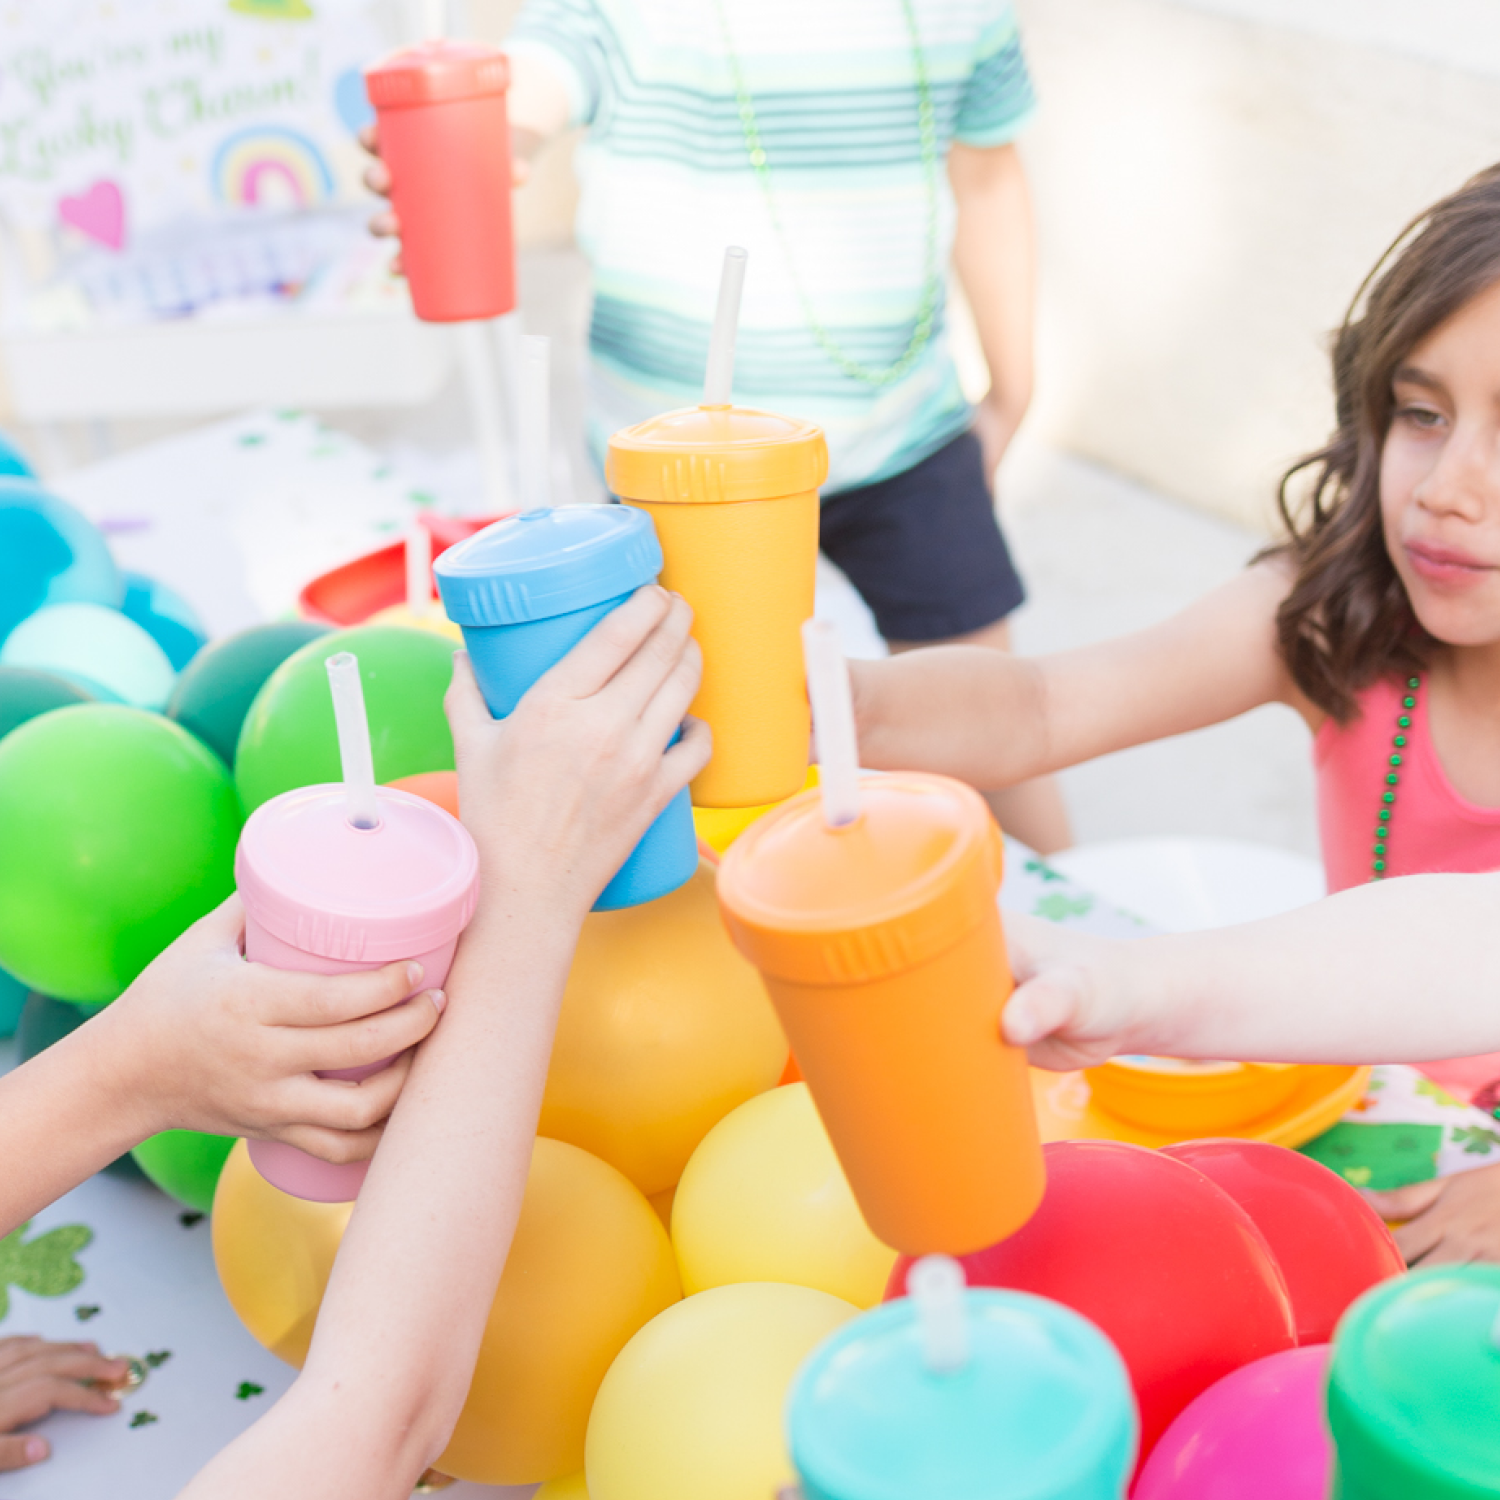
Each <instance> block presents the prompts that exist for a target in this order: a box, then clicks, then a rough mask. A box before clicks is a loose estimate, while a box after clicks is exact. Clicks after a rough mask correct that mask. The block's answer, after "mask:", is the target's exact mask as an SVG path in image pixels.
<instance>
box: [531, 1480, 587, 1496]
mask: <svg viewBox="0 0 1500 1500" xmlns="http://www.w3.org/2000/svg"><path fill="white" fill-rule="evenodd" d="M531 1500H589V1487H588V1485H587V1484H586V1483H585V1482H584V1478H583V1475H582V1474H569V1475H568V1477H567V1478H566V1479H554V1480H553V1481H552V1482H551V1483H550V1484H544V1485H543V1486H542V1487H541V1489H539V1490H538V1491H537V1492H536V1494H534V1495H533V1496H532V1497H531Z"/></svg>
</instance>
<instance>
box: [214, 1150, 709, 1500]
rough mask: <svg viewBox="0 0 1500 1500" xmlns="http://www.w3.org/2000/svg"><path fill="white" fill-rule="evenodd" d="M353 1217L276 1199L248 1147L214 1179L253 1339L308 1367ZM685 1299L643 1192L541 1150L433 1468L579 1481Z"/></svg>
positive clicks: (228, 1276) (572, 1156)
mask: <svg viewBox="0 0 1500 1500" xmlns="http://www.w3.org/2000/svg"><path fill="white" fill-rule="evenodd" d="M349 1213H350V1205H348V1204H342V1205H330V1204H323V1203H304V1202H303V1201H302V1200H301V1199H298V1198H292V1197H289V1196H288V1195H287V1194H285V1193H282V1192H279V1191H278V1190H277V1189H276V1188H273V1187H272V1186H271V1185H270V1184H269V1183H267V1182H266V1181H264V1180H263V1179H262V1178H261V1176H260V1174H259V1173H258V1172H257V1171H256V1170H255V1168H254V1167H252V1166H251V1165H250V1157H249V1153H248V1152H247V1150H246V1149H245V1144H244V1142H243V1141H242V1142H240V1144H239V1145H237V1146H236V1147H235V1148H234V1150H233V1151H232V1152H231V1153H230V1156H229V1161H228V1163H227V1164H226V1165H225V1168H224V1174H223V1176H222V1177H221V1178H220V1179H219V1190H218V1194H217V1196H216V1197H215V1199H214V1214H213V1241H214V1259H215V1261H216V1262H217V1263H218V1267H219V1279H220V1280H221V1281H222V1282H223V1285H224V1291H225V1293H226V1294H227V1296H228V1298H229V1301H230V1304H231V1305H232V1306H233V1308H234V1310H235V1312H236V1313H238V1314H239V1316H240V1320H241V1321H242V1322H243V1323H244V1324H245V1326H246V1327H247V1328H248V1329H249V1330H250V1332H251V1333H252V1334H253V1335H254V1336H255V1337H256V1338H257V1339H258V1340H259V1341H260V1342H261V1343H262V1344H264V1345H265V1346H266V1347H267V1348H268V1349H270V1350H271V1351H272V1352H273V1353H274V1354H277V1355H279V1356H280V1357H281V1358H282V1359H285V1360H287V1361H288V1362H289V1363H291V1364H294V1365H300V1364H301V1363H302V1361H303V1360H304V1359H305V1358H306V1356H307V1346H308V1342H309V1340H310V1339H311V1337H312V1326H313V1321H314V1319H315V1318H316V1317H317V1310H318V1304H319V1302H321V1300H322V1297H323V1292H324V1289H325V1288H326V1286H327V1284H328V1275H329V1272H330V1271H331V1270H332V1267H333V1257H334V1253H335V1251H336V1250H337V1249H338V1240H339V1236H340V1235H342V1233H343V1229H344V1225H345V1224H347V1223H348V1219H349ZM434 1259H435V1260H436V1259H437V1257H436V1256H435V1257H434ZM681 1295H682V1290H681V1286H680V1283H679V1282H678V1279H677V1267H676V1264H675V1262H674V1260H673V1257H672V1247H671V1243H670V1241H669V1240H668V1239H667V1236H666V1232H665V1231H664V1230H663V1229H662V1226H661V1220H660V1219H658V1218H657V1216H656V1211H655V1210H654V1209H653V1208H652V1207H651V1205H650V1204H649V1203H647V1202H646V1200H645V1199H644V1198H643V1197H642V1196H641V1194H640V1193H639V1192H637V1191H636V1189H635V1188H634V1187H632V1186H631V1184H630V1183H629V1182H628V1181H627V1180H626V1179H625V1178H624V1177H622V1176H621V1175H620V1174H619V1173H618V1172H616V1171H615V1169H614V1168H613V1167H611V1166H609V1165H608V1164H607V1163H605V1162H602V1161H600V1160H599V1159H598V1158H597V1157H593V1156H590V1155H589V1154H588V1153H587V1152H586V1151H580V1150H579V1149H578V1148H577V1147H576V1146H569V1145H565V1144H564V1143H563V1142H561V1141H549V1140H546V1139H538V1141H537V1142H536V1148H535V1150H534V1151H533V1153H532V1158H531V1173H530V1176H529V1177H528V1178H527V1181H526V1196H525V1199H524V1201H523V1202H522V1206H521V1218H520V1222H519V1224H518V1225H517V1226H516V1235H515V1239H514V1240H513V1241H512V1243H511V1247H510V1255H509V1257H508V1258H507V1260H506V1262H505V1273H504V1275H503V1276H502V1277H501V1279H500V1287H499V1290H498V1291H497V1292H496V1294H495V1301H494V1303H493V1305H492V1306H491V1308H490V1315H489V1320H488V1324H487V1326H486V1328H485V1334H484V1341H483V1343H482V1345H481V1347H480V1351H479V1362H478V1365H477V1366H476V1368H475V1370H474V1379H473V1382H472V1383H471V1385H470V1387H469V1396H468V1400H467V1401H466V1402H465V1403H464V1409H463V1412H462V1414H461V1415H460V1417H459V1419H458V1425H457V1427H456V1428H455V1429H454V1432H453V1437H452V1440H451V1441H450V1442H449V1444H448V1447H447V1448H446V1449H445V1450H444V1451H443V1453H442V1455H441V1456H440V1457H439V1458H438V1459H437V1461H436V1463H435V1464H434V1465H433V1467H434V1468H436V1469H438V1470H439V1471H441V1472H442V1473H444V1474H451V1475H453V1476H454V1477H455V1478H458V1479H472V1480H476V1481H478V1482H479V1483H481V1484H536V1483H539V1482H541V1481H544V1480H550V1479H558V1478H562V1477H565V1476H567V1475H570V1474H574V1473H576V1472H577V1471H578V1470H579V1469H580V1468H581V1467H582V1464H583V1442H584V1433H585V1431H586V1430H587V1426H588V1418H589V1408H590V1407H591V1406H592V1404H593V1400H594V1393H595V1392H596V1391H597V1390H598V1389H599V1383H600V1381H601V1380H603V1378H604V1374H605V1371H606V1370H608V1369H609V1366H610V1362H611V1361H612V1360H613V1359H614V1357H615V1355H616V1354H618V1353H619V1352H620V1350H621V1349H622V1348H623V1347H624V1345H625V1343H626V1341H627V1340H628V1339H629V1338H630V1337H631V1335H632V1334H634V1333H635V1332H636V1330H637V1329H639V1328H640V1327H642V1326H643V1325H644V1324H645V1323H647V1322H648V1321H649V1320H650V1319H652V1318H653V1317H655V1316H656V1314H657V1313H659V1312H661V1311H662V1309H663V1308H666V1307H669V1306H671V1305H672V1304H673V1303H675V1302H676V1301H677V1300H678V1299H679V1298H680V1297H681Z"/></svg>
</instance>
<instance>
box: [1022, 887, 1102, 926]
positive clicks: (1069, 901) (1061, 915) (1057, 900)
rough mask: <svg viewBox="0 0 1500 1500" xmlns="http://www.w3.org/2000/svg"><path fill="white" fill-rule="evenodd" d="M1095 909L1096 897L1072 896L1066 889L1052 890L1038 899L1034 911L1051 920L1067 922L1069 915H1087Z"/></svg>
mask: <svg viewBox="0 0 1500 1500" xmlns="http://www.w3.org/2000/svg"><path fill="white" fill-rule="evenodd" d="M1093 909H1094V898H1093V897H1092V896H1090V895H1086V894H1080V895H1077V896H1070V895H1068V894H1067V893H1066V892H1065V891H1050V892H1048V894H1047V895H1045V896H1043V897H1041V898H1040V899H1039V900H1038V901H1037V904H1036V905H1035V906H1034V907H1033V908H1032V911H1033V912H1034V913H1035V915H1037V916H1039V917H1043V918H1045V919H1046V920H1047V921H1049V922H1066V921H1067V920H1068V918H1069V917H1086V916H1087V915H1088V914H1089V913H1090V912H1091V911H1093Z"/></svg>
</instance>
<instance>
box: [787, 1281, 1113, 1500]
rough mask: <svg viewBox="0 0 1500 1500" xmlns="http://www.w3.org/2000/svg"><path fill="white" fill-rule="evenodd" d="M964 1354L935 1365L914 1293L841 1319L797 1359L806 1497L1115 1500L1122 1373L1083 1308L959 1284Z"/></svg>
mask: <svg viewBox="0 0 1500 1500" xmlns="http://www.w3.org/2000/svg"><path fill="white" fill-rule="evenodd" d="M963 1297H964V1309H965V1324H966V1328H967V1336H968V1343H969V1354H968V1358H967V1360H966V1362H965V1363H964V1365H963V1366H962V1367H961V1368H960V1369H958V1370H956V1371H954V1372H952V1373H942V1374H940V1373H935V1372H933V1371H932V1370H930V1369H929V1368H928V1365H927V1362H926V1360H925V1358H924V1354H923V1339H922V1330H921V1328H920V1326H919V1324H918V1321H917V1311H916V1307H915V1305H914V1304H913V1302H912V1300H911V1299H910V1298H906V1297H903V1298H901V1299H899V1300H898V1301H895V1302H888V1303H886V1304H885V1305H884V1306H883V1307H878V1308H876V1309H875V1310H874V1311H873V1312H869V1313H866V1314H864V1315H863V1316H861V1317H859V1318H856V1319H854V1321H853V1322H851V1323H846V1324H845V1325H844V1326H843V1327H842V1328H840V1329H839V1330H838V1331H837V1332H836V1333H834V1334H832V1335H831V1336H830V1337H829V1338H827V1339H826V1340H824V1342H823V1343H822V1344H820V1345H819V1346H818V1348H816V1349H815V1350H814V1351H813V1352H812V1354H811V1355H810V1356H809V1357H808V1359H807V1362H806V1363H805V1364H804V1365H803V1366H802V1368H801V1370H799V1371H798V1374H797V1378H796V1380H795V1381H794V1382H793V1385H792V1389H791V1394H790V1396H789V1398H788V1402H787V1442H788V1446H789V1448H790V1450H791V1455H792V1462H793V1464H794V1465H795V1467H796V1469H797V1472H798V1474H799V1475H800V1477H801V1482H802V1493H803V1496H804V1497H805V1500H912V1497H913V1496H918V1495H934V1496H935V1495H941V1496H942V1497H943V1500H994V1497H995V1496H996V1495H1000V1494H1004V1495H1014V1496H1016V1497H1018V1500H1019V1497H1023V1496H1024V1497H1026V1500H1120V1497H1121V1496H1123V1495H1124V1493H1125V1485H1126V1482H1127V1481H1128V1479H1129V1477H1130V1472H1131V1469H1132V1466H1133V1465H1134V1462H1135V1452H1136V1435H1137V1427H1138V1421H1137V1417H1136V1409H1135V1400H1134V1397H1133V1396H1132V1394H1131V1389H1130V1377H1129V1375H1128V1374H1127V1373H1126V1370H1125V1365H1124V1362H1123V1361H1122V1360H1121V1358H1120V1356H1119V1354H1118V1352H1117V1351H1116V1350H1115V1347H1114V1345H1113V1344H1111V1343H1110V1341H1109V1340H1108V1339H1107V1338H1106V1337H1105V1336H1104V1334H1103V1333H1101V1332H1100V1331H1099V1329H1098V1328H1096V1327H1095V1326H1094V1325H1093V1324H1092V1323H1090V1322H1089V1321H1088V1319H1087V1318H1084V1317H1081V1316H1080V1315H1079V1314H1078V1313H1075V1312H1073V1311H1072V1310H1071V1309H1070V1308H1066V1307H1063V1306H1061V1305H1060V1304H1059V1303H1056V1302H1052V1301H1049V1300H1048V1299H1047V1298H1045V1297H1036V1296H1033V1295H1031V1294H1030V1293H1029V1292H1012V1291H1000V1290H992V1289H989V1288H980V1289H977V1290H976V1289H971V1290H969V1291H967V1292H965V1293H964V1294H963Z"/></svg>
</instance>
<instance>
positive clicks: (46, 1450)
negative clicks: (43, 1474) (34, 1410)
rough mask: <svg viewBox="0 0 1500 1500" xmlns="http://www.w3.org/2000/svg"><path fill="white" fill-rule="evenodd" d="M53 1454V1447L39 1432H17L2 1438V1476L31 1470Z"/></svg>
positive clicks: (0, 1444)
mask: <svg viewBox="0 0 1500 1500" xmlns="http://www.w3.org/2000/svg"><path fill="white" fill-rule="evenodd" d="M51 1453H52V1445H51V1444H50V1443H49V1442H48V1441H47V1439H46V1438H44V1437H43V1436H42V1435H41V1433H39V1432H16V1433H11V1434H10V1435H9V1436H6V1437H0V1474H12V1473H14V1472H15V1471H16V1470H17V1469H29V1468H30V1467H31V1465H32V1464H39V1463H41V1461H42V1460H43V1459H44V1458H48V1457H50V1456H51Z"/></svg>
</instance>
